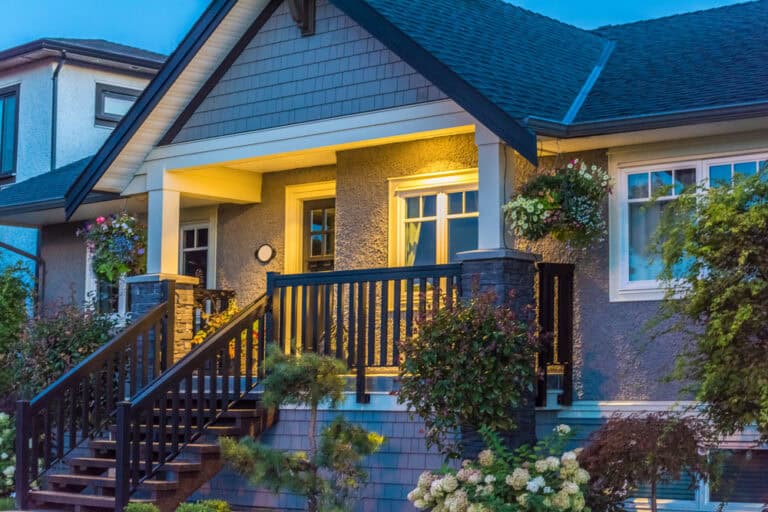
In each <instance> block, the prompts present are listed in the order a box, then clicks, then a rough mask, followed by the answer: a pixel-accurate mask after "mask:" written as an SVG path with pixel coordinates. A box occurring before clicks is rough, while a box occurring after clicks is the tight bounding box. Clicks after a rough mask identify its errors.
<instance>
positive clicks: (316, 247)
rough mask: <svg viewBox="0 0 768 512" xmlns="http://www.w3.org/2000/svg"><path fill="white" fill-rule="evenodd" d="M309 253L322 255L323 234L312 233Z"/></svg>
mask: <svg viewBox="0 0 768 512" xmlns="http://www.w3.org/2000/svg"><path fill="white" fill-rule="evenodd" d="M309 255H310V256H322V255H323V235H312V236H311V237H310V241H309Z"/></svg>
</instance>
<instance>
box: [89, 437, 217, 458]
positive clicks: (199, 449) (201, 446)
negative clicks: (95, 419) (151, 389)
mask: <svg viewBox="0 0 768 512" xmlns="http://www.w3.org/2000/svg"><path fill="white" fill-rule="evenodd" d="M88 446H89V447H90V448H93V449H94V450H109V451H114V450H115V449H116V448H117V441H111V440H108V439H93V440H92V441H90V442H89V443H88ZM142 449H146V444H142ZM170 449H171V445H170V444H169V443H165V450H166V451H170ZM152 450H153V451H155V452H159V451H160V443H157V442H154V443H152ZM183 451H185V452H189V453H200V454H210V453H219V445H217V444H213V443H191V444H188V445H187V446H185V447H184V448H183Z"/></svg>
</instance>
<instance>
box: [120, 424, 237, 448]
mask: <svg viewBox="0 0 768 512" xmlns="http://www.w3.org/2000/svg"><path fill="white" fill-rule="evenodd" d="M152 430H153V432H158V431H159V430H160V427H158V426H157V425H153V426H152ZM139 431H140V432H141V433H142V434H144V433H146V431H147V426H146V425H141V427H140V429H139ZM110 432H111V433H112V435H113V436H117V425H112V426H111V427H110ZM178 432H179V437H184V435H185V434H184V426H183V425H179V430H178ZM241 432H243V429H242V428H241V427H240V426H238V425H212V426H210V427H208V428H206V429H205V433H208V434H214V435H217V436H239V435H242V434H241ZM192 433H193V434H194V433H196V429H192ZM165 434H166V435H167V436H170V435H171V434H173V426H172V425H166V426H165ZM166 444H167V443H166Z"/></svg>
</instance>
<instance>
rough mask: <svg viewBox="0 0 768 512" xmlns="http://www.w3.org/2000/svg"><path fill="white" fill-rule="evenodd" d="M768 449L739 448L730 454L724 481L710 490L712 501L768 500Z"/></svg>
mask: <svg viewBox="0 0 768 512" xmlns="http://www.w3.org/2000/svg"><path fill="white" fill-rule="evenodd" d="M767 473H768V450H738V451H734V452H732V453H730V454H728V455H727V456H726V458H725V461H724V463H723V468H722V482H721V484H720V485H719V486H718V488H717V489H712V490H711V491H710V501H714V502H720V501H728V502H732V503H766V502H768V479H766V478H765V475H766V474H767Z"/></svg>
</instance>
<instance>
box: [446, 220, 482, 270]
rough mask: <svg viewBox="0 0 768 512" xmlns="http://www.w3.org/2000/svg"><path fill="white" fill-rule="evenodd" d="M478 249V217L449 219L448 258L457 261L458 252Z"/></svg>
mask: <svg viewBox="0 0 768 512" xmlns="http://www.w3.org/2000/svg"><path fill="white" fill-rule="evenodd" d="M475 249H477V217H464V218H462V219H449V220H448V258H449V259H450V261H456V254H457V253H459V252H463V251H473V250H475Z"/></svg>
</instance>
